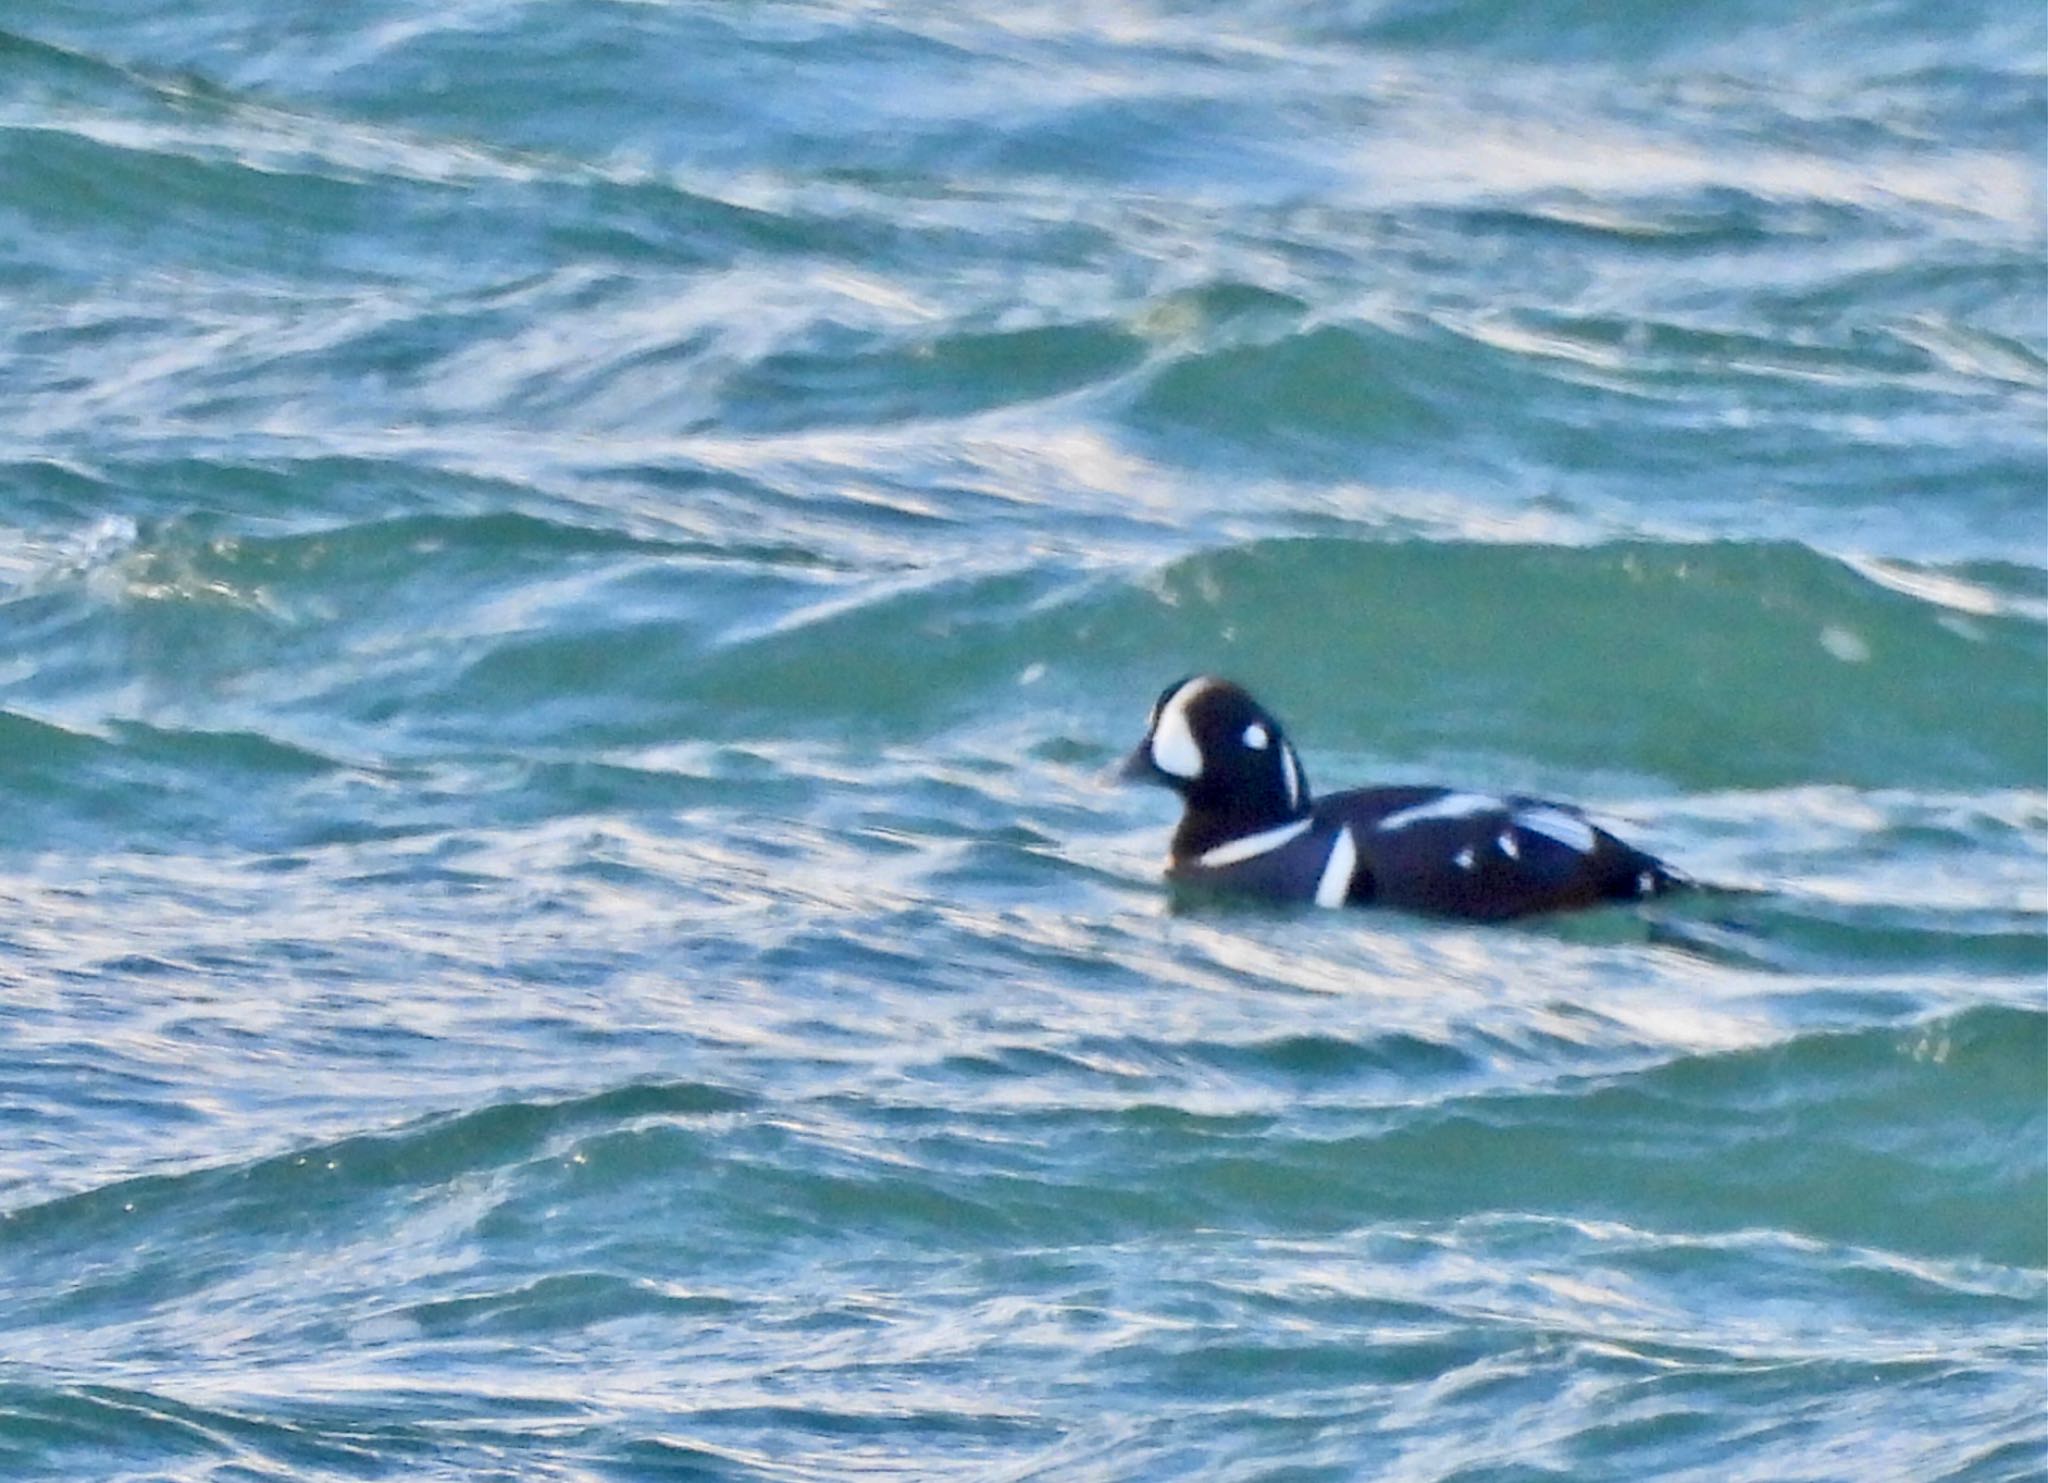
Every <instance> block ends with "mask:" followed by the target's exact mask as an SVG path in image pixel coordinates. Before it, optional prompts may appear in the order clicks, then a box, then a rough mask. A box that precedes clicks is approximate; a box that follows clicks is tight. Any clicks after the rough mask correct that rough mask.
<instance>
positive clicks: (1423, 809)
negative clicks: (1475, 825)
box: [1376, 793, 1507, 831]
mask: <svg viewBox="0 0 2048 1483" xmlns="http://www.w3.org/2000/svg"><path fill="white" fill-rule="evenodd" d="M1506 807H1507V805H1506V804H1504V803H1502V802H1501V801H1500V800H1499V799H1498V798H1495V797H1493V796H1492V795H1491V794H1488V793H1446V794H1444V795H1443V796H1442V797H1440V798H1432V799H1430V800H1429V802H1427V803H1418V804H1414V805H1413V806H1411V807H1409V808H1404V809H1402V810H1400V811H1399V812H1398V813H1391V814H1388V815H1387V816H1386V817H1385V818H1384V819H1381V820H1380V821H1379V824H1378V825H1377V826H1376V827H1377V828H1379V829H1380V830H1382V831H1389V830H1394V829H1406V828H1407V827H1408V826H1409V825H1410V824H1420V823H1421V822H1422V821H1423V820H1424V819H1465V818H1470V817H1471V816H1472V815H1473V814H1487V813H1493V812H1495V811H1497V810H1499V809H1503V808H1506Z"/></svg>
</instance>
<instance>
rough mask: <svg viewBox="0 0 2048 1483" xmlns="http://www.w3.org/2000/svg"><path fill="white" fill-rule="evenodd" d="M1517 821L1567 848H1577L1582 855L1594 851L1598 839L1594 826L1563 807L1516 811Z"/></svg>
mask: <svg viewBox="0 0 2048 1483" xmlns="http://www.w3.org/2000/svg"><path fill="white" fill-rule="evenodd" d="M1515 822H1516V823H1517V824H1519V825H1521V826H1522V828H1524V829H1528V830H1532V831H1534V832H1535V833H1537V834H1540V835H1542V836H1543V837H1544V838H1545V839H1554V840H1556V841H1557V842H1558V843H1559V844H1561V845H1563V846H1564V847H1565V848H1566V849H1571V850H1577V851H1578V852H1579V853H1580V854H1582V855H1590V854H1592V853H1593V846H1594V845H1595V844H1596V843H1597V841H1596V840H1595V839H1594V837H1593V826H1592V825H1591V824H1588V823H1587V822H1586V821H1585V820H1584V819H1582V818H1580V817H1578V816H1577V815H1576V814H1568V813H1566V812H1565V811H1564V810H1563V809H1561V808H1525V809H1518V810H1516V812H1515Z"/></svg>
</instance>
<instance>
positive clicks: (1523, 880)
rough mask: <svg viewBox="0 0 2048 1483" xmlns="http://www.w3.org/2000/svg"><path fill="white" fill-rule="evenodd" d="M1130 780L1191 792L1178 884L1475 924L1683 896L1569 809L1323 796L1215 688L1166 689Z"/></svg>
mask: <svg viewBox="0 0 2048 1483" xmlns="http://www.w3.org/2000/svg"><path fill="white" fill-rule="evenodd" d="M1123 771H1124V775H1125V776H1126V777H1130V778H1135V779H1139V780H1143V781H1149V782H1156V783H1161V784H1164V785H1165V786H1167V787H1170V788H1172V789H1173V790H1174V791H1175V792H1176V793H1178V794H1179V795H1180V796H1181V799H1182V802H1183V804H1184V805H1185V812H1184V813H1183V815H1182V817H1181V821H1180V825H1179V827H1178V828H1177V829H1176V830H1175V831H1174V834H1173V840H1172V844H1171V845H1170V847H1169V850H1168V856H1167V868H1166V875H1167V879H1168V880H1170V881H1173V882H1175V883H1176V884H1183V885H1190V886H1197V887H1201V888H1205V889H1213V890H1218V891H1222V892H1226V893H1229V894H1231V895H1238V896H1247V897H1254V898H1258V899H1262V900H1268V901H1274V902H1280V903H1287V902H1294V903H1301V904H1309V903H1313V904H1315V905H1318V906H1367V905H1382V906H1393V907H1399V908H1403V909H1406V910H1410V911H1418V912H1426V913H1429V914H1432V915H1437V916H1449V917H1460V918H1465V919H1468V920H1474V921H1500V920H1506V919H1509V918H1513V917H1520V916H1528V915H1532V914H1535V913H1539V912H1552V911H1563V910H1570V909H1573V908H1578V907H1587V906H1595V905H1598V904H1600V903H1603V902H1615V901H1639V900H1642V899H1645V898H1647V897H1652V896H1659V895H1663V894H1665V893H1666V892H1669V891H1672V890H1675V889H1678V888H1679V887H1680V886H1682V885H1683V884H1685V882H1684V878H1683V877H1682V876H1680V875H1679V874H1678V873H1677V872H1675V871H1673V870H1672V869H1671V868H1670V867H1669V866H1667V865H1665V864H1664V863H1663V862H1662V861H1661V860H1659V859H1657V858H1656V857H1655V856H1653V855H1650V854H1647V853H1645V852H1644V851H1642V850H1639V849H1637V848H1636V847H1635V846H1633V845H1630V844H1628V843H1626V842H1625V841H1623V840H1621V839H1619V838H1617V837H1616V836H1614V835H1613V834H1610V833H1609V832H1608V831H1607V830H1605V829H1602V828H1600V827H1599V826H1598V825H1595V824H1593V823H1592V822H1591V821H1589V820H1588V819H1587V818H1586V817H1585V816H1584V815H1583V814H1582V813H1581V812H1580V811H1579V810H1578V809H1576V808H1574V807H1572V806H1571V805H1569V804H1562V803H1554V802H1551V801H1549V800H1547V799H1541V798H1529V797H1523V796H1519V795H1501V796H1497V795H1493V794H1486V793H1473V792H1467V791H1463V790H1459V789H1453V788H1442V787H1416V786H1402V787H1380V788H1359V789H1354V790H1352V791H1350V792H1344V793H1333V794H1331V795H1329V796H1328V797H1326V798H1321V799H1314V798H1312V797H1311V796H1310V794H1309V789H1308V781H1307V778H1306V776H1305V775H1304V773H1303V771H1302V767H1301V761H1300V759H1299V757H1297V756H1296V755H1295V752H1294V748H1293V746H1292V745H1291V744H1290V743H1289V742H1288V740H1287V738H1286V736H1285V734H1284V733H1283V732H1282V731H1281V729H1280V725H1279V723H1278V722H1277V721H1275V720H1274V719H1273V717H1272V716H1271V715H1270V714H1269V713H1268V712H1267V711H1266V710H1265V709H1264V708H1263V707H1261V706H1260V705H1259V703H1258V702H1257V701H1255V700H1253V699H1252V697H1251V696H1250V695H1249V694H1248V693H1246V692H1245V690H1244V689H1243V688H1242V687H1240V686H1238V685H1235V684H1232V683H1231V682H1230V681H1228V680H1221V679H1217V678H1215V677H1213V676H1207V675H1197V676H1193V677H1191V678H1189V679H1185V680H1180V681H1177V682H1175V683H1174V684H1172V685H1169V686H1168V687H1167V688H1166V689H1165V690H1164V691H1163V692H1161V694H1160V697H1159V700H1158V701H1157V702H1156V703H1155V704H1154V706H1153V708H1152V714H1151V717H1150V719H1149V721H1148V723H1147V725H1146V729H1145V739H1144V740H1143V741H1142V742H1140V743H1139V745H1138V748H1137V750H1136V751H1134V752H1133V753H1132V754H1131V756H1130V758H1129V759H1128V760H1127V761H1126V763H1125V764H1124V769H1123Z"/></svg>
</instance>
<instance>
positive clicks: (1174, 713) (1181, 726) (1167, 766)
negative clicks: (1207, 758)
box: [1152, 680, 1209, 778]
mask: <svg viewBox="0 0 2048 1483" xmlns="http://www.w3.org/2000/svg"><path fill="white" fill-rule="evenodd" d="M1208 685H1209V682H1208V681H1207V680H1190V681H1188V682H1187V684H1185V685H1183V686H1181V687H1180V689H1178V690H1176V691H1174V692H1173V694H1172V696H1171V697H1169V698H1168V700H1167V702H1166V704H1165V705H1163V706H1161V707H1160V709H1159V719H1158V721H1157V722H1155V723H1154V724H1153V727H1152V761H1153V764H1154V765H1155V766H1156V767H1158V769H1159V770H1160V771H1161V772H1163V773H1167V774H1169V775H1171V776H1173V777H1177V778H1198V777H1200V776H1201V775H1202V749H1201V747H1200V746H1198V745H1197V744H1196V742H1195V733H1194V731H1193V729H1192V728H1191V727H1190V726H1189V725H1188V702H1189V701H1191V700H1193V699H1194V698H1195V697H1196V696H1197V695H1200V694H1201V693H1202V692H1203V691H1204V690H1206V689H1207V688H1208Z"/></svg>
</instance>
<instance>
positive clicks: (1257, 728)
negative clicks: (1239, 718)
mask: <svg viewBox="0 0 2048 1483" xmlns="http://www.w3.org/2000/svg"><path fill="white" fill-rule="evenodd" d="M1272 739H1273V738H1272V737H1270V736H1268V735H1266V728H1265V727H1263V726H1261V725H1260V724H1259V723H1258V722H1256V721H1254V722H1252V724H1251V725H1249V726H1247V727H1245V729H1244V744H1245V745H1246V746H1248V747H1250V748H1251V749H1252V750H1253V751H1254V752H1263V751H1265V750H1266V743H1267V742H1269V741H1271V740H1272Z"/></svg>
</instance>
